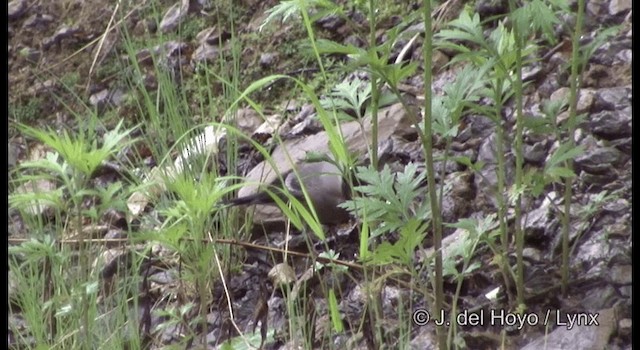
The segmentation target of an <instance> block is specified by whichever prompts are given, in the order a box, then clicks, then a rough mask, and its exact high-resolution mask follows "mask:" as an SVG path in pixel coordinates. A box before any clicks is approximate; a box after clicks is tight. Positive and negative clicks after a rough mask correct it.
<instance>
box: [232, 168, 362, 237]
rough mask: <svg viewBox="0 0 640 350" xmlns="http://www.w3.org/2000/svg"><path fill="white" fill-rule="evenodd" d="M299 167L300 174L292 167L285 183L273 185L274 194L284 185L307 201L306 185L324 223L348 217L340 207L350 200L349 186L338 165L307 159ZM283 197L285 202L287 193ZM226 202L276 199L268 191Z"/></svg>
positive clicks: (284, 176) (335, 222)
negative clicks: (307, 160)
mask: <svg viewBox="0 0 640 350" xmlns="http://www.w3.org/2000/svg"><path fill="white" fill-rule="evenodd" d="M296 170H297V174H296V172H295V171H293V170H291V171H289V172H287V173H286V174H283V176H282V178H283V181H282V183H281V184H278V182H279V181H277V182H276V184H273V186H275V188H274V190H272V191H271V192H272V194H275V195H279V194H282V189H283V188H284V189H286V190H287V191H288V192H289V193H290V194H291V195H292V196H294V197H295V198H296V199H298V200H299V201H300V202H301V203H303V204H304V203H306V202H307V201H306V199H305V195H304V191H303V189H302V186H304V188H305V189H306V191H307V194H308V195H309V199H310V201H311V203H312V204H313V207H314V209H315V211H316V214H317V215H318V220H319V221H320V223H321V224H327V225H331V224H339V223H345V222H347V221H348V220H349V213H348V212H347V211H346V210H345V209H343V208H339V207H338V205H339V204H341V203H343V202H344V201H346V200H347V199H349V197H350V196H349V186H348V184H347V183H346V182H345V181H344V179H343V177H342V173H341V172H340V169H338V167H337V166H336V165H335V164H333V163H330V162H327V161H321V162H313V163H306V162H304V163H300V164H298V165H297V166H296ZM301 182H302V183H301ZM278 185H279V186H278ZM278 187H279V188H278ZM281 198H282V199H283V200H285V201H286V196H285V195H284V194H282V196H281ZM226 204H228V205H232V206H235V205H256V204H274V200H273V198H272V197H271V195H270V194H269V193H268V192H266V191H263V192H258V193H256V194H253V195H249V196H245V197H239V198H235V199H232V200H230V201H228V202H227V203H226Z"/></svg>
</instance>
